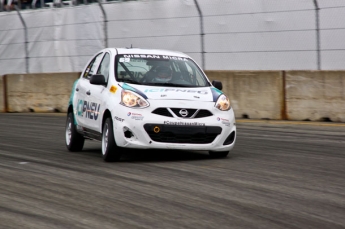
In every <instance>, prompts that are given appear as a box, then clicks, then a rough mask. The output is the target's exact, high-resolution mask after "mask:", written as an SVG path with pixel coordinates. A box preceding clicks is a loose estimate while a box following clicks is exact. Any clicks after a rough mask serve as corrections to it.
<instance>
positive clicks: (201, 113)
mask: <svg viewBox="0 0 345 229" xmlns="http://www.w3.org/2000/svg"><path fill="white" fill-rule="evenodd" d="M212 115H213V114H212V113H211V112H210V111H208V110H199V111H198V113H197V114H196V115H195V117H194V118H205V117H209V116H212Z"/></svg>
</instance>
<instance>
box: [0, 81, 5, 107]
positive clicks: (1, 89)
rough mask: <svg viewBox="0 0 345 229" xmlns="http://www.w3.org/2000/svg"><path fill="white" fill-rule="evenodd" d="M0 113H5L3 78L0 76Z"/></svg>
mask: <svg viewBox="0 0 345 229" xmlns="http://www.w3.org/2000/svg"><path fill="white" fill-rule="evenodd" d="M0 112H5V97H4V77H3V76H0Z"/></svg>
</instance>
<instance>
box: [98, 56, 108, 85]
mask: <svg viewBox="0 0 345 229" xmlns="http://www.w3.org/2000/svg"><path fill="white" fill-rule="evenodd" d="M109 66H110V55H109V53H106V54H105V55H104V57H103V60H102V62H101V64H100V65H99V68H98V71H97V74H102V75H104V78H105V82H108V79H109Z"/></svg>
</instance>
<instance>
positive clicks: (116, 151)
mask: <svg viewBox="0 0 345 229" xmlns="http://www.w3.org/2000/svg"><path fill="white" fill-rule="evenodd" d="M102 157H103V160H104V161H106V162H111V161H119V160H120V158H121V150H120V148H119V147H117V145H116V142H115V138H114V129H113V122H112V120H111V118H107V119H106V120H105V122H104V125H103V131H102Z"/></svg>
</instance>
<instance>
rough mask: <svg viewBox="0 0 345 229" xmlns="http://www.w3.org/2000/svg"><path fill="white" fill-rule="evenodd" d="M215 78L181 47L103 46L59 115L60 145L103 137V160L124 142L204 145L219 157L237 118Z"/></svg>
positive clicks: (76, 147) (73, 146)
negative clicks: (62, 139) (61, 117)
mask: <svg viewBox="0 0 345 229" xmlns="http://www.w3.org/2000/svg"><path fill="white" fill-rule="evenodd" d="M221 90H222V83H221V82H219V81H212V83H211V82H210V81H209V79H208V78H207V77H206V75H205V73H204V72H203V71H202V70H201V69H200V67H199V66H198V65H197V64H196V63H195V62H194V61H193V60H192V59H191V58H190V57H189V56H187V55H186V54H183V53H180V52H173V51H166V50H151V49H137V48H107V49H103V50H101V51H100V52H98V53H97V54H96V55H95V56H93V57H92V59H91V60H90V61H89V63H88V64H87V65H86V67H85V69H84V71H83V72H82V74H81V76H80V78H79V79H78V80H77V81H76V82H75V83H74V86H73V89H72V94H71V97H70V101H69V106H68V112H67V122H66V134H65V135H66V146H67V149H68V150H70V151H80V150H82V149H83V146H84V140H85V139H93V140H99V141H101V142H102V155H103V159H104V160H105V161H116V160H119V159H120V157H121V153H122V152H123V149H124V148H137V149H179V150H196V151H199V150H203V151H204V150H206V151H208V152H209V154H210V156H212V157H226V156H227V155H228V153H229V151H230V150H231V149H232V148H233V147H234V145H235V141H236V123H235V116H234V112H233V110H232V109H231V106H230V101H229V98H228V97H227V96H226V95H225V94H224V93H223V92H222V91H221Z"/></svg>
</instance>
